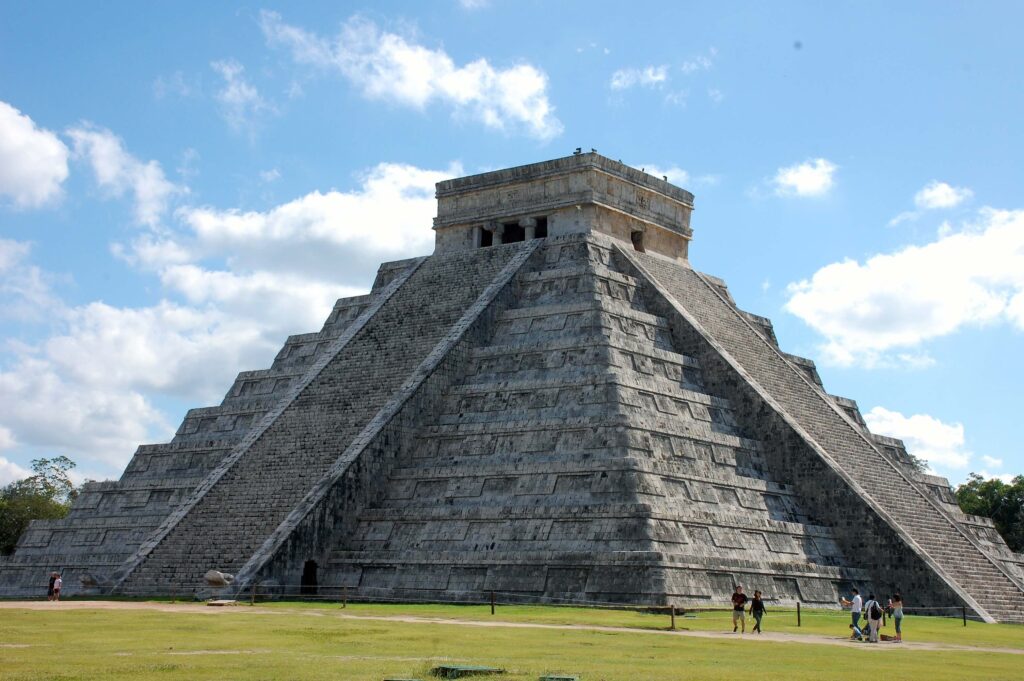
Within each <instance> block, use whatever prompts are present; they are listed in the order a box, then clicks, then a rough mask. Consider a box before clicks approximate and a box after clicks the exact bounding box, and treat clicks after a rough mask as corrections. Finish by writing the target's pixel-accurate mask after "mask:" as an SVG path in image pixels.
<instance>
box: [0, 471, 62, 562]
mask: <svg viewBox="0 0 1024 681" xmlns="http://www.w3.org/2000/svg"><path fill="white" fill-rule="evenodd" d="M74 467H75V462H74V461H72V460H71V459H69V458H68V457H66V456H58V457H56V458H53V459H36V460H35V461H33V462H32V471H33V473H34V475H31V476H29V477H27V478H25V479H24V480H18V481H16V482H12V483H11V484H9V485H7V486H6V487H4V488H2V489H0V554H4V555H6V554H10V553H12V552H13V551H14V547H15V546H16V545H17V543H18V538H19V537H20V536H21V535H22V533H23V532H24V531H25V530H26V528H28V524H29V522H30V521H32V520H44V519H55V518H63V517H64V516H66V515H67V514H68V509H69V508H70V507H71V502H72V501H74V498H75V496H77V490H76V489H75V485H74V483H72V482H71V478H69V477H68V471H70V470H71V469H72V468H74Z"/></svg>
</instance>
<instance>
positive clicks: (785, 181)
mask: <svg viewBox="0 0 1024 681" xmlns="http://www.w3.org/2000/svg"><path fill="white" fill-rule="evenodd" d="M837 169H838V166H836V164H834V163H832V162H831V161H829V160H827V159H824V158H814V159H809V160H807V161H804V162H803V163H798V164H796V165H792V166H788V167H786V168H779V170H778V172H776V173H775V177H774V178H772V185H773V186H774V188H775V193H776V194H777V195H778V196H822V195H824V194H827V193H828V191H829V190H830V189H832V186H833V185H834V184H835V180H834V179H833V178H834V175H835V172H836V170H837Z"/></svg>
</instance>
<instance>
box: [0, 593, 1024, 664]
mask: <svg viewBox="0 0 1024 681" xmlns="http://www.w3.org/2000/svg"><path fill="white" fill-rule="evenodd" d="M0 609H20V610H148V611H156V612H175V613H191V614H203V615H222V616H227V615H231V614H249V615H306V616H309V617H334V618H338V619H345V620H367V621H375V622H402V623H405V624H441V625H449V626H462V627H498V628H506V629H554V630H570V631H600V632H610V633H621V634H648V635H652V636H688V637H695V638H712V639H737V638H743V639H747V640H756V641H777V642H780V643H810V644H814V645H831V646H855V647H857V648H861V649H866V650H877V651H882V650H890V651H891V650H903V649H907V650H956V651H967V652H982V653H1008V654H1011V655H1024V649H1020V648H997V647H982V646H965V645H956V644H952V643H929V642H912V643H901V644H898V645H897V644H894V643H884V642H883V643H880V644H878V645H868V644H862V643H856V642H851V641H850V640H849V639H847V638H845V637H844V638H838V637H833V636H821V635H818V634H784V633H774V632H769V633H766V634H762V635H757V634H746V635H738V634H733V633H730V632H724V631H691V630H676V631H669V630H667V629H635V628H630V627H612V626H601V625H589V624H543V623H540V622H507V621H503V620H500V619H499V620H462V619H447V618H443V617H417V616H414V615H350V614H346V613H342V612H338V611H337V610H306V609H298V608H296V609H294V610H292V609H285V608H261V607H258V606H256V607H250V606H248V605H238V606H223V607H210V606H208V605H206V604H205V603H157V602H138V601H62V602H60V603H51V602H48V601H0Z"/></svg>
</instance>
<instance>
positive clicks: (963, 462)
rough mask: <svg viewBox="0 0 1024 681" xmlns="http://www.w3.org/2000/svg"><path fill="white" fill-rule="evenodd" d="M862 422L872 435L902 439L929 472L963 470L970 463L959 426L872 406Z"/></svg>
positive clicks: (961, 425) (923, 416)
mask: <svg viewBox="0 0 1024 681" xmlns="http://www.w3.org/2000/svg"><path fill="white" fill-rule="evenodd" d="M864 421H865V422H866V423H867V424H868V428H869V429H870V430H871V432H873V433H877V434H879V435H888V436H889V437H895V438H899V439H900V440H903V443H904V444H905V445H906V447H907V451H908V452H910V453H911V454H913V455H914V456H916V457H918V458H920V459H923V460H924V461H926V462H927V463H928V466H929V468H932V469H933V470H935V469H936V468H942V469H953V470H963V469H965V468H967V466H968V465H969V464H970V461H971V452H970V451H968V450H967V449H966V448H965V443H964V427H963V424H960V423H952V424H950V423H943V422H942V421H940V420H939V419H937V418H935V417H934V416H929V415H928V414H914V415H912V416H904V415H903V414H901V413H899V412H898V411H890V410H888V409H886V408H885V407H875V408H874V409H872V410H871V411H869V412H868V413H866V414H864Z"/></svg>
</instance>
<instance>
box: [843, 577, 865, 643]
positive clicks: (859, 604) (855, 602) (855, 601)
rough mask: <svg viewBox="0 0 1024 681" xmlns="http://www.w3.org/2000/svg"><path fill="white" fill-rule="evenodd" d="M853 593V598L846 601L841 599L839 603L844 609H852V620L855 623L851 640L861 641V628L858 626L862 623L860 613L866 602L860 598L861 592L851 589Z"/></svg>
mask: <svg viewBox="0 0 1024 681" xmlns="http://www.w3.org/2000/svg"><path fill="white" fill-rule="evenodd" d="M850 591H851V593H853V598H851V599H846V598H840V599H839V602H840V603H841V604H842V605H843V607H844V608H849V609H850V619H851V621H852V622H853V632H854V633H853V636H851V637H850V638H856V639H860V627H859V626H857V625H858V623H859V622H860V611H861V610H863V609H864V601H863V600H862V599H861V597H860V592H859V591H857V590H856V589H850Z"/></svg>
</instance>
